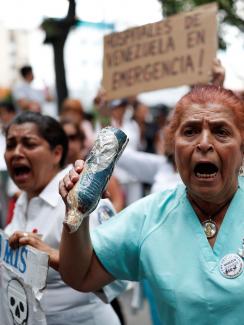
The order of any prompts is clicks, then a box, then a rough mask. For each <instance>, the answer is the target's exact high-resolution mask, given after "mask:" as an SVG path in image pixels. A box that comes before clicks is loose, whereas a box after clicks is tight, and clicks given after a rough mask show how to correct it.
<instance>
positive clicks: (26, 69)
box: [19, 65, 32, 78]
mask: <svg viewBox="0 0 244 325" xmlns="http://www.w3.org/2000/svg"><path fill="white" fill-rule="evenodd" d="M19 71H20V74H21V76H22V77H23V78H25V77H26V76H27V75H28V74H29V73H30V72H32V67H31V66H30V65H24V66H23V67H21V68H20V70H19Z"/></svg>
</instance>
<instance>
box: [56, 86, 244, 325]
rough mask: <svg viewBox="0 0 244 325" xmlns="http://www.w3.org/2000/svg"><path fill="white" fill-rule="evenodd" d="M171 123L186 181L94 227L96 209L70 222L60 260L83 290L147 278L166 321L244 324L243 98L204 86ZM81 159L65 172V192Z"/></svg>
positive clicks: (169, 139) (61, 267)
mask: <svg viewBox="0 0 244 325" xmlns="http://www.w3.org/2000/svg"><path fill="white" fill-rule="evenodd" d="M168 131H169V132H168V137H167V139H166V143H167V146H168V149H170V150H171V152H172V153H173V155H174V158H175V163H176V166H177V169H178V171H179V173H180V175H181V178H182V180H183V183H184V185H179V186H178V187H177V188H176V189H174V190H168V191H164V192H159V193H155V194H152V195H149V196H147V197H145V198H143V199H141V200H139V201H137V202H135V203H134V204H132V205H131V206H129V207H128V208H126V209H125V210H123V211H122V212H121V213H120V214H118V215H117V216H116V217H115V218H112V219H111V220H109V221H108V222H106V223H104V225H102V226H101V227H98V228H97V229H95V230H94V231H91V232H89V227H88V218H87V219H84V220H83V223H82V224H81V226H80V228H79V229H78V230H77V232H75V233H73V234H71V233H70V232H69V229H68V227H67V226H66V225H64V228H63V234H62V240H61V246H60V264H59V270H60V272H61V275H62V277H63V279H64V281H65V282H67V283H68V284H69V285H70V286H72V287H73V288H75V289H76V290H80V291H94V290H99V289H100V288H101V287H102V286H105V285H106V284H108V283H110V282H111V281H113V280H114V279H125V280H131V281H139V280H142V279H147V280H148V283H149V284H150V287H151V289H152V292H153V295H154V298H155V301H156V303H157V307H158V310H159V314H160V317H161V321H162V323H163V324H180V325H189V324H198V325H205V324H206V325H211V324H214V325H223V324H224V325H237V324H238V325H239V324H243V310H244V272H243V268H244V262H243V258H244V248H243V243H244V184H243V181H242V178H241V177H239V176H238V175H239V170H240V168H241V166H242V160H243V148H244V107H243V103H242V102H241V101H240V100H239V99H238V98H237V97H236V96H235V95H234V94H233V93H232V92H231V91H229V90H225V89H222V88H219V87H215V86H202V87H196V88H194V89H193V90H191V91H190V93H188V94H187V95H185V96H184V97H183V98H182V99H181V100H180V101H179V102H178V103H177V105H176V108H175V111H174V115H173V117H172V120H171V122H170V125H169V130H168ZM82 166H83V162H82V161H77V162H76V164H75V168H74V169H73V170H72V172H70V173H69V175H66V176H65V178H64V179H63V181H61V183H60V194H61V195H62V197H63V199H64V201H66V197H67V194H68V192H69V190H70V189H71V188H72V187H73V185H74V184H75V183H76V181H77V180H78V177H79V173H80V172H81V170H82ZM148 168H150V166H148ZM163 181H164V180H163V179H162V182H163ZM67 209H68V208H67Z"/></svg>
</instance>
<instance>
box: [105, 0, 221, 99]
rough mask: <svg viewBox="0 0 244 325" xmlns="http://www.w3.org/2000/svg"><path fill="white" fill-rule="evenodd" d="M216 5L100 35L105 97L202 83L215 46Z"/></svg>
mask: <svg viewBox="0 0 244 325" xmlns="http://www.w3.org/2000/svg"><path fill="white" fill-rule="evenodd" d="M216 15H217V5H216V3H211V4H207V5H203V6H199V7H197V8H196V9H195V10H192V11H190V12H185V13H181V14H179V15H175V16H171V17H169V18H167V19H164V20H162V21H159V22H156V23H153V24H147V25H143V26H140V27H135V28H131V29H128V30H126V31H124V32H119V33H112V34H109V35H107V36H105V37H104V58H103V87H104V88H105V89H106V91H107V96H108V99H115V98H122V97H126V96H130V95H136V94H138V93H140V92H143V91H151V90H156V89H161V88H168V87H175V86H180V85H192V84H195V83H204V82H207V81H208V79H209V73H210V71H211V67H212V63H213V59H214V57H215V55H216V50H217V23H216Z"/></svg>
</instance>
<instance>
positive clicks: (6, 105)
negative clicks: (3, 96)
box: [0, 101, 16, 113]
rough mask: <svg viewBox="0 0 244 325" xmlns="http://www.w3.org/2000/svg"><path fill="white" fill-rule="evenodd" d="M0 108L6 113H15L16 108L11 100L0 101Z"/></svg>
mask: <svg viewBox="0 0 244 325" xmlns="http://www.w3.org/2000/svg"><path fill="white" fill-rule="evenodd" d="M2 108H3V109H5V111H7V112H8V113H16V108H15V106H14V105H13V103H11V102H6V101H0V109H2Z"/></svg>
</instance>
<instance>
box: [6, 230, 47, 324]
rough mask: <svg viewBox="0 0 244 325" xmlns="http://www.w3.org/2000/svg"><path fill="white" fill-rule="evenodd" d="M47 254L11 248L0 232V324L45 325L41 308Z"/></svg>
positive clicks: (24, 248) (23, 247)
mask: <svg viewBox="0 0 244 325" xmlns="http://www.w3.org/2000/svg"><path fill="white" fill-rule="evenodd" d="M47 271H48V255H47V254H45V253H42V252H40V251H38V250H36V249H34V248H32V247H30V246H22V247H19V248H18V249H15V250H13V249H11V248H10V246H9V243H8V237H7V235H6V234H5V233H4V232H3V231H2V230H0V296H1V300H0V315H1V324H4V325H13V324H25V325H33V324H36V325H46V318H45V314H44V313H43V311H42V309H41V307H40V298H41V296H42V291H43V289H44V288H45V286H46V279H47Z"/></svg>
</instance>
